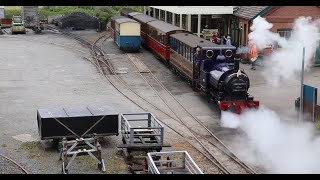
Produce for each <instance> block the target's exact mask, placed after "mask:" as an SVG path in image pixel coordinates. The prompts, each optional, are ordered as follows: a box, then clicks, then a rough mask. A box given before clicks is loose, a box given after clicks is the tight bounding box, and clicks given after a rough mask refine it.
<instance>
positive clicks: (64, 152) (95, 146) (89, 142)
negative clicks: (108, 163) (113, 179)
mask: <svg viewBox="0 0 320 180" xmlns="http://www.w3.org/2000/svg"><path fill="white" fill-rule="evenodd" d="M61 145H62V148H61V150H60V159H59V160H62V173H63V174H67V173H68V169H69V167H70V166H71V164H72V162H73V161H74V159H75V158H76V156H77V155H79V156H80V155H89V156H90V157H91V158H92V159H94V160H95V161H96V162H97V163H98V168H99V169H100V170H101V171H102V172H105V171H106V169H105V165H104V160H103V159H102V158H101V145H100V143H99V142H98V137H97V136H96V135H95V136H94V137H93V138H77V139H76V140H72V141H67V138H63V140H62V142H61ZM86 148H89V149H86ZM70 156H72V157H71V159H70V160H69V159H68V157H70Z"/></svg>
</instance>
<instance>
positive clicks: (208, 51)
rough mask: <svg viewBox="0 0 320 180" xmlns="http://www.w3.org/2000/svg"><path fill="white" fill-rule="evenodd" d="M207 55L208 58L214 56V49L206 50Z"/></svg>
mask: <svg viewBox="0 0 320 180" xmlns="http://www.w3.org/2000/svg"><path fill="white" fill-rule="evenodd" d="M206 56H207V58H212V56H213V51H212V50H207V51H206Z"/></svg>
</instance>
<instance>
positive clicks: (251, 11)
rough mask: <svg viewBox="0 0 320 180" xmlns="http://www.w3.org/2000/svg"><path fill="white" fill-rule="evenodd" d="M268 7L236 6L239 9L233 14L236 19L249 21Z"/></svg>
mask: <svg viewBox="0 0 320 180" xmlns="http://www.w3.org/2000/svg"><path fill="white" fill-rule="evenodd" d="M268 7H269V6H238V8H239V9H238V10H237V11H235V12H234V13H233V14H234V15H235V16H237V17H240V18H244V19H249V20H251V19H252V18H254V17H255V16H256V15H258V14H259V13H260V12H261V11H263V10H265V9H266V8H268Z"/></svg>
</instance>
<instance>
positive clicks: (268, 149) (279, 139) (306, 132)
mask: <svg viewBox="0 0 320 180" xmlns="http://www.w3.org/2000/svg"><path fill="white" fill-rule="evenodd" d="M221 123H222V125H223V126H225V127H234V128H236V127H237V128H239V129H241V130H243V131H244V132H245V133H246V135H247V137H242V138H238V139H237V140H236V141H235V142H234V143H233V144H234V149H235V150H236V151H239V152H236V153H239V156H240V154H242V155H241V156H240V158H249V157H250V161H252V159H254V160H255V162H254V163H256V164H262V165H263V166H264V168H265V169H267V171H268V173H320V161H319V159H318V157H319V155H320V138H319V137H315V133H316V130H315V127H314V125H312V124H311V123H303V124H302V123H301V124H287V123H284V122H281V120H280V118H279V117H278V116H277V114H276V113H275V112H273V111H271V110H269V109H267V108H265V107H260V108H259V109H258V110H250V111H247V112H244V113H243V114H241V115H237V114H233V113H230V112H222V118H221ZM252 152H255V153H254V154H253V153H252ZM252 156H254V158H252ZM244 160H245V159H244Z"/></svg>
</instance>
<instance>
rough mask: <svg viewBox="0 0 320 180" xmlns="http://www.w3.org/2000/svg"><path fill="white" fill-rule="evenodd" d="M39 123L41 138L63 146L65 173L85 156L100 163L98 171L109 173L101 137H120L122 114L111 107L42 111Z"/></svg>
mask: <svg viewBox="0 0 320 180" xmlns="http://www.w3.org/2000/svg"><path fill="white" fill-rule="evenodd" d="M37 120H38V128H39V135H40V137H41V139H42V140H44V139H53V140H54V143H57V144H59V149H60V158H59V160H62V173H63V174H67V173H68V170H69V167H70V166H71V164H72V162H73V161H74V159H75V158H76V157H77V156H81V155H89V156H90V157H91V158H93V159H94V160H95V161H96V162H97V164H98V169H99V170H101V171H103V172H105V165H104V161H103V159H102V158H101V145H100V143H99V142H98V138H99V137H104V136H108V135H117V136H118V135H119V114H118V113H117V112H115V111H114V110H113V109H112V108H111V107H109V106H91V107H75V108H71V107H70V108H52V109H38V112H37ZM60 140H62V141H61V142H59V141H60ZM69 157H71V159H69Z"/></svg>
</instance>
